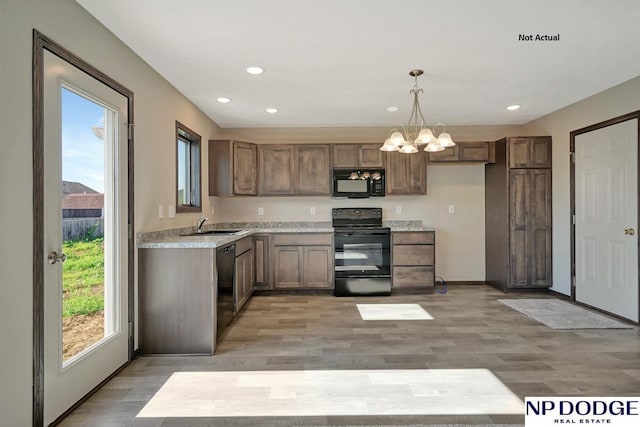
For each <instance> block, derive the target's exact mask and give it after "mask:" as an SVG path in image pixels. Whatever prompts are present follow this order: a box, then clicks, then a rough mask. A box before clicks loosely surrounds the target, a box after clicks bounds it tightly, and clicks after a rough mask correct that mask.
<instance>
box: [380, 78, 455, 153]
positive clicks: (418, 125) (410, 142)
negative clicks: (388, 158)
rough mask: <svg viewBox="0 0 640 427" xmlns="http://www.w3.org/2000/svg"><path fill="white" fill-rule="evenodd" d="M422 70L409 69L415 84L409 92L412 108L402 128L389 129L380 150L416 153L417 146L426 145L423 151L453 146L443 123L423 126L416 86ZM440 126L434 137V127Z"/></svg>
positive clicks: (418, 92)
mask: <svg viewBox="0 0 640 427" xmlns="http://www.w3.org/2000/svg"><path fill="white" fill-rule="evenodd" d="M422 73H424V71H422V70H411V71H410V72H409V75H410V76H412V77H413V78H414V79H415V85H414V86H413V89H411V90H410V91H409V93H411V94H413V109H412V110H411V116H409V122H408V123H407V125H406V126H405V125H401V126H402V130H401V131H400V130H398V128H394V129H391V131H390V132H389V133H390V136H389V138H387V140H386V141H385V142H384V144H383V145H382V147H380V150H382V151H399V152H401V153H406V154H411V153H417V152H418V148H420V147H421V146H423V145H426V146H425V148H424V151H427V152H436V151H442V150H444V149H445V148H446V147H453V146H454V145H456V144H455V142H453V139H451V135H449V134H448V133H446V132H445V130H446V127H445V125H444V124H443V123H438V124H436V125H435V126H434V127H433V130H432V129H429V128H427V127H424V124H425V120H424V116H423V115H422V109H421V108H420V103H419V102H418V95H419V94H421V93H422V92H423V90H422V89H420V87H419V86H418V77H419V76H421V75H422ZM439 126H442V132H441V133H440V134H439V135H438V136H437V137H436V136H435V131H436V128H438V127H439Z"/></svg>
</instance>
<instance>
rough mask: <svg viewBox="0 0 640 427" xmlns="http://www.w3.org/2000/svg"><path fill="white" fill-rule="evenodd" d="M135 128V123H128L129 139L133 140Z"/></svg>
mask: <svg viewBox="0 0 640 427" xmlns="http://www.w3.org/2000/svg"><path fill="white" fill-rule="evenodd" d="M135 126H136V125H135V124H133V123H127V139H133V128H134V127H135Z"/></svg>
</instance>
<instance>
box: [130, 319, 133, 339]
mask: <svg viewBox="0 0 640 427" xmlns="http://www.w3.org/2000/svg"><path fill="white" fill-rule="evenodd" d="M129 338H133V322H129Z"/></svg>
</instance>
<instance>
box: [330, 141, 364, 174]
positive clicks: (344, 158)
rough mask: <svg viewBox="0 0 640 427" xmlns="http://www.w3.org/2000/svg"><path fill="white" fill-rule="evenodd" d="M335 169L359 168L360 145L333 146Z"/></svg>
mask: <svg viewBox="0 0 640 427" xmlns="http://www.w3.org/2000/svg"><path fill="white" fill-rule="evenodd" d="M333 167H334V168H355V167H358V144H333Z"/></svg>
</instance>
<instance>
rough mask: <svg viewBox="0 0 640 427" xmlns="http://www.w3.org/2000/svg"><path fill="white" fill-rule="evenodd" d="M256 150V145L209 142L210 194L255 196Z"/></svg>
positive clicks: (256, 192)
mask: <svg viewBox="0 0 640 427" xmlns="http://www.w3.org/2000/svg"><path fill="white" fill-rule="evenodd" d="M257 194H258V151H257V148H256V145H255V144H251V143H248V142H240V141H229V140H211V141H209V195H210V196H233V195H236V196H256V195H257Z"/></svg>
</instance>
